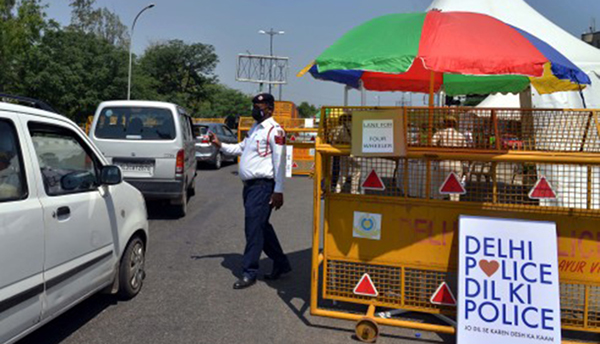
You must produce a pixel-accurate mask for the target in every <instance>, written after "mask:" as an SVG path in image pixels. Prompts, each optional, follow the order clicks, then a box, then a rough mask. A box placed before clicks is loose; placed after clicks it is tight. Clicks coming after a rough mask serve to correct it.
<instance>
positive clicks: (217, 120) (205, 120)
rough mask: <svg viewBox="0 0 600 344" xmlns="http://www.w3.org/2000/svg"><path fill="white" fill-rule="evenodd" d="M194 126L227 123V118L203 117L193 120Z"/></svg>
mask: <svg viewBox="0 0 600 344" xmlns="http://www.w3.org/2000/svg"><path fill="white" fill-rule="evenodd" d="M192 121H193V122H194V124H198V123H221V124H223V123H225V118H202V117H194V118H192Z"/></svg>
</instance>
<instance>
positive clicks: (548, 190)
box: [529, 176, 556, 199]
mask: <svg viewBox="0 0 600 344" xmlns="http://www.w3.org/2000/svg"><path fill="white" fill-rule="evenodd" d="M529 198H531V199H556V193H555V192H554V190H552V185H550V182H548V180H547V179H546V177H544V176H542V177H541V178H540V179H539V180H538V181H537V183H535V186H534V187H533V189H531V191H529Z"/></svg>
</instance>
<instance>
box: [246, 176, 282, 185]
mask: <svg viewBox="0 0 600 344" xmlns="http://www.w3.org/2000/svg"><path fill="white" fill-rule="evenodd" d="M242 182H243V183H244V186H253V185H262V184H273V183H275V181H274V180H273V179H271V178H256V179H250V180H244V181H242Z"/></svg>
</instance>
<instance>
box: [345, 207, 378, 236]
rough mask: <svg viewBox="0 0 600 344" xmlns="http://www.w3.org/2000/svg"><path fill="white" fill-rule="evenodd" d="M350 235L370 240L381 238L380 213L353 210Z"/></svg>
mask: <svg viewBox="0 0 600 344" xmlns="http://www.w3.org/2000/svg"><path fill="white" fill-rule="evenodd" d="M352 236H353V237H355V238H363V239H372V240H379V239H381V214H371V213H362V212H358V211H355V212H354V226H353V230H352Z"/></svg>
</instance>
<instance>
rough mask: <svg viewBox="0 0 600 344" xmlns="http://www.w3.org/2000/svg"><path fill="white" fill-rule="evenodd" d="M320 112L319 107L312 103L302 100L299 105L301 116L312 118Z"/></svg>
mask: <svg viewBox="0 0 600 344" xmlns="http://www.w3.org/2000/svg"><path fill="white" fill-rule="evenodd" d="M317 112H319V109H318V108H317V107H315V106H314V105H312V104H309V103H307V102H302V103H300V105H299V106H298V114H299V115H300V117H301V118H312V117H315V115H316V114H317Z"/></svg>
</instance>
